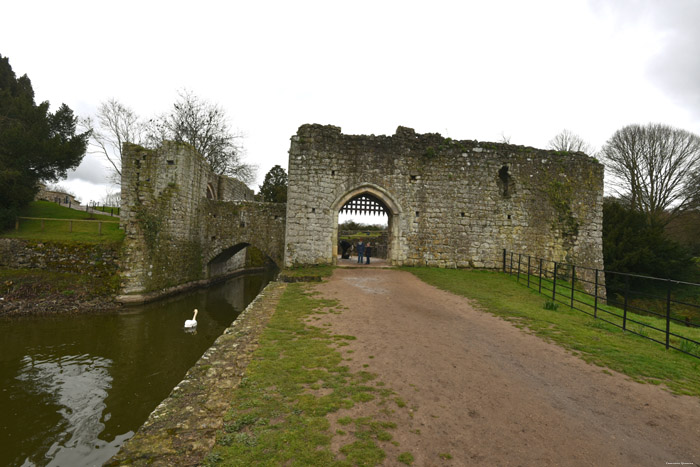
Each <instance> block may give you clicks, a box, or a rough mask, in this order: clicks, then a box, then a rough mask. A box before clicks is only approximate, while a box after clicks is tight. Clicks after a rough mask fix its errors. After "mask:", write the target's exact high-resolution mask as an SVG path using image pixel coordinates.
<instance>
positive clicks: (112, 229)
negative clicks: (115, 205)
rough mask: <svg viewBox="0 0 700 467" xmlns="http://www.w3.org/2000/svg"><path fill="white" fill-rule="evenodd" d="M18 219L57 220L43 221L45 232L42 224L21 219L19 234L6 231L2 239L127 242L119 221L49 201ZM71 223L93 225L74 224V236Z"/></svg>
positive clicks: (31, 207) (31, 206) (36, 204)
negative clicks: (100, 225)
mask: <svg viewBox="0 0 700 467" xmlns="http://www.w3.org/2000/svg"><path fill="white" fill-rule="evenodd" d="M19 217H38V218H42V219H56V220H44V221H43V225H44V227H43V230H42V221H40V220H28V219H20V220H19V230H15V229H14V228H11V229H9V230H5V231H4V232H2V233H1V234H0V237H4V238H21V239H26V240H41V241H60V242H81V243H110V242H121V241H122V240H123V238H124V232H123V231H121V230H119V224H118V223H117V222H118V219H117V218H115V217H112V216H109V215H99V214H93V213H86V212H85V211H76V210H75V209H70V208H67V207H64V206H60V205H58V204H56V203H51V202H49V201H34V202H32V203H30V204H29V206H27V207H26V208H25V209H23V210H22V211H21V212H20V214H19ZM70 220H75V221H83V220H90V221H92V222H73V223H72V224H73V225H72V232H71V222H70ZM97 221H103V223H102V234H101V235H100V234H99V233H98V229H99V225H98V224H99V223H98V222H97ZM105 221H106V222H110V223H106V222H105ZM112 222H114V223H112Z"/></svg>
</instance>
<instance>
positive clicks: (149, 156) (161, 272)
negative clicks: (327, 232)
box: [120, 142, 286, 302]
mask: <svg viewBox="0 0 700 467" xmlns="http://www.w3.org/2000/svg"><path fill="white" fill-rule="evenodd" d="M285 214H286V206H285V205H284V204H274V203H259V202H256V201H254V196H253V191H252V190H250V189H249V188H248V187H247V186H245V184H243V183H242V182H239V181H237V180H233V179H231V178H228V177H223V176H218V175H216V174H214V173H213V172H212V171H211V169H209V166H208V164H207V163H206V161H205V160H204V158H203V157H202V156H201V155H199V154H198V153H196V152H195V151H194V149H192V148H191V147H190V146H187V145H184V144H176V143H172V142H166V143H165V144H164V145H163V147H161V148H159V149H158V150H148V149H144V148H142V147H139V146H134V145H125V147H124V158H123V160H122V211H121V218H120V222H121V227H122V228H123V229H124V231H125V234H126V238H125V241H124V249H123V252H122V295H121V296H120V300H122V301H124V302H140V301H144V300H148V299H149V298H151V297H155V296H160V295H163V294H167V293H169V292H172V291H177V290H180V289H184V288H187V287H190V286H193V285H198V284H203V283H206V282H208V281H211V280H215V279H217V278H218V277H221V276H225V275H228V274H230V273H232V272H234V271H237V270H240V269H242V268H243V267H245V265H246V250H245V248H246V247H248V246H254V247H256V248H257V249H258V250H260V251H261V252H262V253H263V254H264V255H265V256H267V258H268V259H269V260H270V261H272V262H274V263H276V264H277V265H279V266H281V265H282V262H283V255H284V229H285Z"/></svg>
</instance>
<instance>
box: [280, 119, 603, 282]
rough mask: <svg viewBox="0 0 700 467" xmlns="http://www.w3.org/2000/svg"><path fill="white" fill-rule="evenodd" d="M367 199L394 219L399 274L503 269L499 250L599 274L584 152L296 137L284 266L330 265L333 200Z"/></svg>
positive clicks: (420, 139) (591, 162) (593, 173)
mask: <svg viewBox="0 0 700 467" xmlns="http://www.w3.org/2000/svg"><path fill="white" fill-rule="evenodd" d="M363 187H367V190H368V192H370V193H373V194H375V195H377V194H379V195H380V196H379V197H380V199H386V200H390V201H391V202H392V203H393V204H394V205H395V208H396V209H397V211H398V212H396V213H394V214H395V215H394V216H393V220H392V222H393V228H390V231H391V235H393V237H394V238H392V239H390V243H391V251H390V256H391V258H390V260H391V262H392V263H393V264H395V265H412V266H437V267H445V268H457V267H477V268H499V267H501V266H502V251H503V249H504V248H505V249H507V250H509V251H515V252H521V253H525V254H530V255H533V256H535V255H536V256H540V257H544V258H550V259H553V260H558V261H570V262H574V263H576V264H578V265H583V266H588V267H593V268H600V269H602V268H603V253H602V221H603V218H602V204H603V166H602V165H601V164H600V163H599V162H597V161H596V160H595V159H594V158H591V157H589V156H587V155H585V154H582V153H568V152H556V151H548V150H540V149H535V148H530V147H523V146H516V145H509V144H499V143H484V142H478V141H453V140H451V139H449V138H443V137H442V136H440V135H439V134H416V133H415V132H414V131H413V130H412V129H410V128H404V127H399V128H398V129H397V131H396V134H394V135H393V136H374V135H370V136H359V135H345V134H342V133H341V129H340V128H338V127H335V126H321V125H303V126H301V127H300V128H299V130H298V132H297V134H296V135H295V136H293V137H292V143H291V149H290V151H289V189H288V202H287V231H286V244H285V247H286V249H285V264H286V265H287V266H291V265H297V264H324V263H325V264H328V263H333V262H334V261H335V255H334V253H335V251H336V250H334V246H335V241H336V240H335V235H334V232H336V231H337V230H335V231H334V228H335V227H334V225H333V224H334V222H336V221H337V211H336V209H338V208H339V207H341V206H339V205H338V202H339V201H338V200H341V201H342V200H343V199H344V198H343V197H344V196H346V197H347V194H348V193H354V192H361V191H362V190H363Z"/></svg>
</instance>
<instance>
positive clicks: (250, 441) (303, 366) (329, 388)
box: [205, 283, 412, 466]
mask: <svg viewBox="0 0 700 467" xmlns="http://www.w3.org/2000/svg"><path fill="white" fill-rule="evenodd" d="M342 312H343V310H342V307H340V306H339V304H338V303H337V302H335V301H332V300H322V299H318V298H316V297H315V296H314V295H313V294H312V293H311V292H310V287H309V285H308V284H300V283H295V284H290V285H289V286H288V287H287V290H286V291H285V293H284V295H283V296H282V298H281V299H280V302H279V304H278V306H277V310H276V312H275V314H274V315H273V316H272V318H271V320H270V322H269V324H268V326H267V329H266V330H265V331H264V333H263V335H262V336H261V339H260V347H259V349H258V350H257V351H256V353H255V356H254V360H253V361H252V362H251V363H250V365H249V367H248V370H247V372H246V376H245V378H244V380H243V381H242V383H241V385H240V386H239V388H238V389H237V390H236V391H235V392H234V394H233V400H232V406H231V409H230V410H229V411H228V413H227V414H226V418H225V425H224V429H223V430H222V431H221V432H220V433H219V435H218V437H217V442H216V445H215V447H214V449H213V450H212V451H211V453H210V454H209V456H208V457H207V459H206V461H205V465H219V464H221V465H241V466H247V465H323V466H350V465H375V464H378V463H381V462H383V461H384V460H385V459H386V453H385V451H384V447H386V446H387V445H389V444H390V443H392V435H391V431H392V429H394V428H395V427H396V423H395V422H394V421H392V414H393V413H395V411H397V410H408V409H407V408H403V407H401V405H400V404H399V402H397V399H396V398H395V395H394V393H393V391H392V390H391V389H389V388H387V387H385V385H384V384H383V383H382V382H381V381H379V380H378V378H377V376H376V375H374V374H372V373H369V372H366V371H360V372H356V373H353V372H351V371H350V370H349V368H348V367H347V366H346V365H344V364H343V356H342V355H341V351H340V349H342V348H343V347H344V346H346V345H347V341H348V340H353V339H354V337H353V336H344V335H335V334H333V333H331V332H329V331H328V329H327V328H325V327H324V326H316V325H313V324H310V323H317V321H319V320H321V319H322V317H323V316H324V315H327V314H328V313H342ZM359 404H377V405H378V406H380V407H382V409H381V410H379V412H380V413H381V414H382V418H381V419H375V418H370V417H359V418H352V417H349V416H342V415H343V410H344V409H351V408H353V407H355V406H357V405H359ZM404 405H405V404H404ZM330 414H336V415H337V416H338V418H337V425H338V428H336V429H335V431H334V430H333V428H332V426H331V422H330V421H329V418H327V416H328V415H330ZM335 436H338V437H341V439H342V440H343V442H342V443H341V444H342V446H341V447H340V453H339V454H337V453H335V452H333V451H332V450H331V448H330V446H331V440H332V439H333V437H335ZM394 443H395V442H394ZM395 446H396V444H394V446H393V447H395ZM408 451H409V449H406V450H405V451H404V452H402V453H401V454H400V455H399V456H398V457H397V459H391V461H393V462H403V463H405V464H410V463H411V459H412V456H411V454H410V452H408ZM387 460H389V459H387Z"/></svg>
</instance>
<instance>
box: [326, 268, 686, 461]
mask: <svg viewBox="0 0 700 467" xmlns="http://www.w3.org/2000/svg"><path fill="white" fill-rule="evenodd" d="M316 288H317V290H318V291H319V292H321V294H322V295H323V296H324V297H326V298H334V299H338V300H340V302H341V304H342V305H343V306H345V307H347V309H346V310H344V311H343V313H341V314H337V315H328V317H327V318H324V319H327V320H328V323H330V329H331V330H332V331H334V332H336V333H339V334H349V335H353V336H356V337H357V340H355V341H350V346H348V347H344V348H343V352H347V350H348V349H350V350H352V353H344V355H345V356H346V357H351V358H352V360H349V361H347V364H348V365H349V366H350V367H351V369H352V370H354V371H360V370H368V371H372V372H374V373H377V374H378V375H379V379H380V380H381V381H384V382H385V383H386V385H387V387H390V388H392V389H393V390H395V391H396V392H397V393H398V395H399V396H400V397H401V398H402V399H403V400H404V401H405V402H406V404H407V405H408V407H412V408H413V413H412V416H409V414H410V412H409V411H406V410H404V411H397V412H396V417H398V418H399V419H398V420H397V423H398V428H396V429H395V430H393V431H392V434H393V436H394V440H396V441H398V442H399V443H400V446H398V447H395V452H393V451H392V449H394V446H389V449H388V450H386V451H387V458H386V462H385V464H386V465H400V464H399V463H398V461H397V460H396V459H397V455H398V453H400V452H404V451H410V452H411V453H412V454H413V456H414V458H415V462H414V465H420V466H428V465H459V466H462V465H537V466H547V465H557V466H559V465H577V466H578V465H591V466H604V465H613V466H626V465H630V466H631V465H649V466H655V465H658V466H665V465H669V464H671V463H676V464H677V465H680V463H690V464H693V463H695V465H697V464H698V463H700V399H698V398H693V397H689V396H674V395H672V394H670V393H669V392H667V391H664V390H663V389H662V388H660V387H658V386H653V385H650V384H639V383H636V382H633V381H631V380H629V379H628V378H626V377H625V376H623V375H620V374H617V373H614V372H612V374H609V373H606V372H604V371H603V370H604V369H603V368H601V367H597V366H594V365H589V364H587V363H585V362H584V361H583V360H581V359H579V358H577V357H575V356H572V355H571V354H569V353H567V351H565V350H563V349H562V348H560V347H558V346H556V345H554V344H550V343H547V342H545V341H543V340H542V339H540V338H538V337H536V336H533V335H531V334H528V333H527V332H526V331H523V330H520V329H518V328H516V327H515V326H513V325H512V324H510V323H508V322H506V321H504V320H502V319H500V318H497V317H494V316H492V315H490V314H488V313H484V312H481V311H478V310H477V309H476V308H475V307H474V306H472V305H471V304H470V303H469V301H468V300H467V299H464V298H462V297H458V296H455V295H452V294H450V293H448V292H444V291H441V290H438V289H436V288H434V287H432V286H429V285H427V284H425V283H423V282H421V281H420V280H419V279H417V278H416V277H414V276H413V275H412V274H410V273H407V272H403V271H395V270H381V269H359V268H357V269H336V270H335V271H334V273H333V276H332V277H331V278H330V279H329V280H328V281H327V282H324V283H322V284H319V285H317V286H316ZM363 365H369V366H368V367H366V368H365V367H363ZM359 410H362V409H359ZM359 415H362V414H361V413H358V414H355V415H354V416H359ZM365 415H369V414H365ZM390 451H391V452H390ZM441 454H442V457H440V455H441ZM446 454H449V456H446ZM450 456H451V459H446V458H447V457H450Z"/></svg>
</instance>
